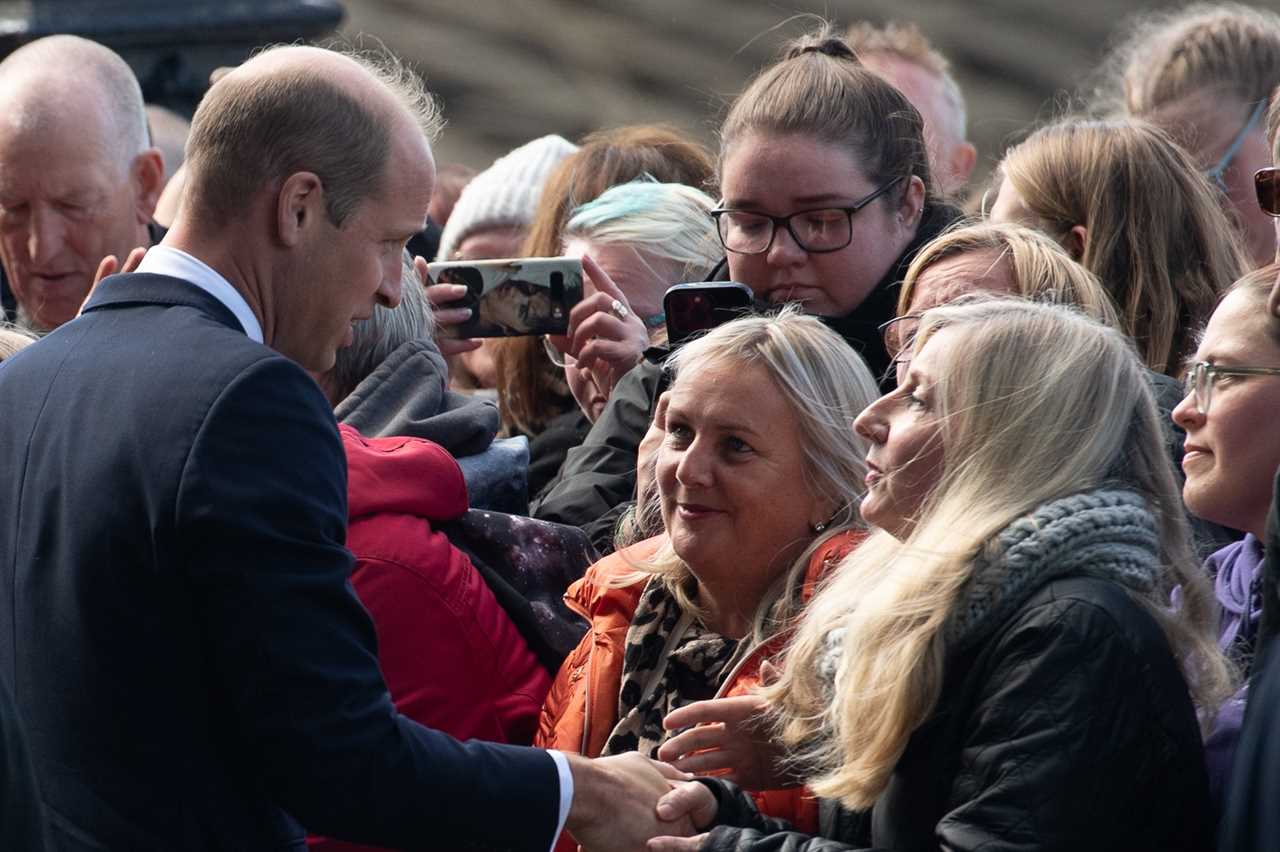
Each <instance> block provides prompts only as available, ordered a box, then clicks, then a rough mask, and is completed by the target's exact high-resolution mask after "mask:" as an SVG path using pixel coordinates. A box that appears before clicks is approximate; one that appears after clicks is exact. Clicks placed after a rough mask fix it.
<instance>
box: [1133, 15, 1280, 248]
mask: <svg viewBox="0 0 1280 852" xmlns="http://www.w3.org/2000/svg"><path fill="white" fill-rule="evenodd" d="M1108 66H1109V67H1110V68H1111V69H1112V71H1111V73H1110V75H1109V76H1110V77H1111V78H1112V79H1113V80H1114V83H1113V84H1112V87H1113V88H1115V89H1117V90H1118V91H1116V92H1115V95H1114V97H1113V99H1114V100H1117V101H1120V102H1121V103H1122V105H1123V109H1124V110H1125V112H1127V113H1128V114H1129V115H1131V116H1134V117H1135V118H1140V119H1145V120H1147V121H1150V122H1152V123H1153V124H1155V125H1157V126H1159V127H1160V128H1162V129H1163V130H1165V131H1166V132H1168V133H1169V135H1170V136H1172V137H1173V139H1174V140H1175V141H1176V142H1177V143H1178V144H1179V145H1181V146H1182V147H1184V148H1186V149H1187V150H1188V151H1190V152H1191V154H1192V156H1193V157H1194V158H1195V160H1196V162H1197V164H1198V165H1199V167H1200V168H1201V169H1202V170H1203V172H1204V174H1205V176H1206V177H1207V178H1209V180H1210V182H1211V183H1212V184H1213V185H1214V186H1215V187H1216V188H1217V189H1218V191H1219V196H1218V197H1219V201H1220V203H1221V205H1222V207H1223V209H1224V210H1226V211H1227V213H1228V215H1229V216H1230V217H1231V219H1232V221H1233V222H1234V224H1235V226H1236V229H1237V231H1238V232H1239V234H1240V236H1241V239H1242V241H1243V243H1244V246H1245V249H1246V250H1247V252H1248V255H1249V257H1250V259H1251V261H1252V262H1251V264H1250V268H1256V267H1259V266H1264V265H1266V264H1268V263H1271V262H1272V261H1273V260H1275V255H1276V239H1275V232H1274V231H1273V229H1272V226H1271V221H1270V220H1269V219H1268V218H1267V216H1265V215H1264V214H1263V213H1261V212H1260V211H1259V210H1258V206H1257V204H1256V203H1254V194H1253V175H1254V172H1256V171H1257V170H1258V169H1260V168H1263V167H1266V166H1270V165H1271V151H1270V149H1269V147H1268V145H1267V140H1266V134H1265V124H1266V121H1265V118H1266V110H1267V104H1268V102H1269V100H1270V99H1271V96H1272V93H1273V92H1274V91H1275V89H1276V87H1277V86H1280V15H1277V14H1276V13H1275V12H1273V11H1268V10H1265V9H1261V8H1255V7H1251V6H1245V5H1239V4H1235V3H1230V4H1228V3H1221V4H1214V5H1208V4H1197V5H1195V6H1190V7H1187V8H1184V9H1179V10H1176V11H1173V12H1166V13H1155V14H1147V15H1144V16H1142V17H1140V18H1138V19H1137V21H1136V23H1135V25H1134V26H1133V28H1132V31H1131V32H1130V34H1129V37H1128V38H1127V39H1126V40H1125V41H1124V42H1123V43H1122V44H1121V45H1120V46H1119V47H1118V48H1117V49H1116V51H1115V52H1114V53H1113V55H1112V58H1111V60H1110V62H1109V63H1108Z"/></svg>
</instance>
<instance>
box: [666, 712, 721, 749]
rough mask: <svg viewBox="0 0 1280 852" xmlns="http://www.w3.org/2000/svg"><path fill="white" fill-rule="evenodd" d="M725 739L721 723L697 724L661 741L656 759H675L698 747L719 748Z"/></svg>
mask: <svg viewBox="0 0 1280 852" xmlns="http://www.w3.org/2000/svg"><path fill="white" fill-rule="evenodd" d="M668 718H670V716H668ZM726 739H727V737H726V736H725V726H724V725H723V724H719V723H713V724H708V725H698V726H697V727H695V728H690V729H689V730H687V731H685V732H684V733H682V734H678V735H676V736H674V737H672V738H671V739H669V740H667V741H666V742H665V743H663V744H662V746H661V747H660V748H659V749H658V759H659V760H676V759H677V758H679V757H681V756H682V755H686V754H688V753H689V752H692V751H697V750H698V749H702V748H720V747H722V746H723V745H724V743H725V740H726Z"/></svg>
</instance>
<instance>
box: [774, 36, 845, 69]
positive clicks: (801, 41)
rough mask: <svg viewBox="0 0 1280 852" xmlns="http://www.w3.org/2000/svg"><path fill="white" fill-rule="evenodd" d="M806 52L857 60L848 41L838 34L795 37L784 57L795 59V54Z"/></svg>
mask: <svg viewBox="0 0 1280 852" xmlns="http://www.w3.org/2000/svg"><path fill="white" fill-rule="evenodd" d="M806 53H821V54H822V55H824V56H830V57H831V58H833V59H848V60H851V61H853V62H857V61H858V54H857V53H855V52H854V50H853V48H852V47H850V46H849V43H848V42H846V41H845V40H844V39H842V38H840V37H839V36H834V35H828V34H825V33H819V34H817V35H808V36H804V37H802V38H798V39H796V40H795V41H793V42H792V43H791V44H790V45H789V46H788V47H787V52H786V54H785V56H784V59H795V58H796V57H797V56H803V55H804V54H806Z"/></svg>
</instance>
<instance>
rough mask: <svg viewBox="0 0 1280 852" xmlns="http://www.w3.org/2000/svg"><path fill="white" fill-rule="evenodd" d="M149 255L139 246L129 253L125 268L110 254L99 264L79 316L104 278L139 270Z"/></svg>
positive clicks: (143, 247) (145, 249) (77, 312)
mask: <svg viewBox="0 0 1280 852" xmlns="http://www.w3.org/2000/svg"><path fill="white" fill-rule="evenodd" d="M146 254H147V247H146V246H137V247H135V248H134V249H133V250H132V251H130V252H129V256H128V257H126V258H125V260H124V266H123V267H122V266H120V259H119V258H118V257H116V256H115V255H114V254H109V255H107V256H106V257H104V258H103V259H102V261H101V262H100V263H99V264H98V271H97V272H95V273H94V274H93V283H92V284H90V285H89V292H88V293H85V294H84V301H83V302H81V303H80V310H79V311H76V316H79V315H80V314H81V313H83V311H84V306H85V305H87V304H89V297H90V296H92V295H93V291H94V290H96V289H98V282H99V281H101V280H102V279H103V278H108V277H110V276H112V275H115V274H116V273H117V272H119V273H120V274H122V275H123V274H127V273H129V272H133V271H134V270H135V269H137V268H138V264H139V263H142V258H144V257H145V256H146Z"/></svg>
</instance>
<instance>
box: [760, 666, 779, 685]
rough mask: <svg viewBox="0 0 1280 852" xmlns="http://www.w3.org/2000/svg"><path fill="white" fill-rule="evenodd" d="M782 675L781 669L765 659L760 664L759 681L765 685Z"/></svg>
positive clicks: (775, 680) (774, 681)
mask: <svg viewBox="0 0 1280 852" xmlns="http://www.w3.org/2000/svg"><path fill="white" fill-rule="evenodd" d="M780 677H782V669H780V668H778V667H777V666H775V665H774V664H773V663H771V662H769V661H768V660H765V661H764V662H762V663H761V664H760V682H761V683H762V684H764V685H765V686H769V685H770V684H773V683H776V682H777V680H778V678H780Z"/></svg>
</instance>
